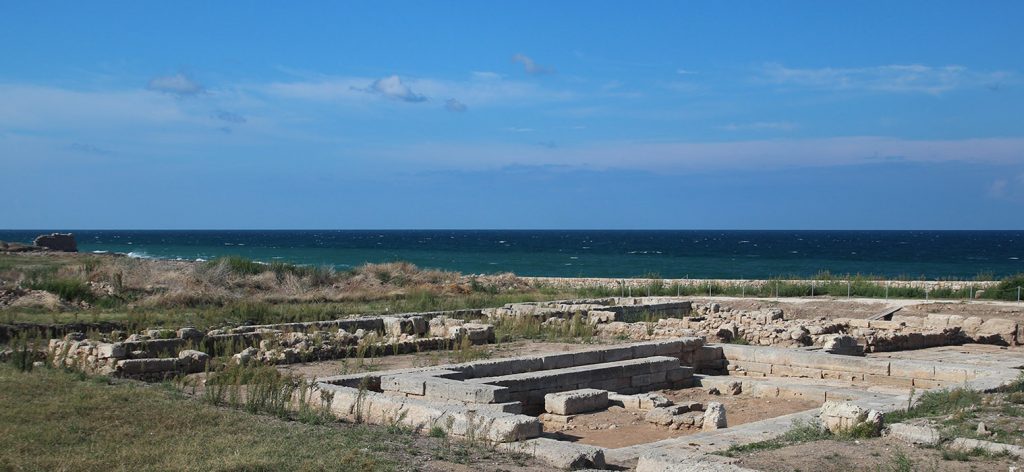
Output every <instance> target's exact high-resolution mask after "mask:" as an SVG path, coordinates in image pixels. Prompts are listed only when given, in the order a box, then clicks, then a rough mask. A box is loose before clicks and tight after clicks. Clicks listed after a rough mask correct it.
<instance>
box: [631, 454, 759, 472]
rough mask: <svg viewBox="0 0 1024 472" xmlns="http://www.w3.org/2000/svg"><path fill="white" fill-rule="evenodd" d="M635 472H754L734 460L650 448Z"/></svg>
mask: <svg viewBox="0 0 1024 472" xmlns="http://www.w3.org/2000/svg"><path fill="white" fill-rule="evenodd" d="M636 472H754V471H753V470H752V469H747V468H744V467H740V466H738V465H736V459H732V458H727V457H722V456H714V455H707V454H700V453H697V452H692V451H685V450H678V449H669V448H652V449H649V450H647V451H645V452H643V453H642V454H641V455H640V458H639V460H638V461H637V465H636Z"/></svg>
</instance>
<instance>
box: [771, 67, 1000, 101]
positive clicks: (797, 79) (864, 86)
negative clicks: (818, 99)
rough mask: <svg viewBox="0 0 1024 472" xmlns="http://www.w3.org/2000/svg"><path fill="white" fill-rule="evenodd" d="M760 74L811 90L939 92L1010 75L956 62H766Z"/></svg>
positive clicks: (996, 81)
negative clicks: (834, 65) (851, 64)
mask: <svg viewBox="0 0 1024 472" xmlns="http://www.w3.org/2000/svg"><path fill="white" fill-rule="evenodd" d="M762 76H763V78H764V79H765V80H767V81H768V82H771V83H776V84H780V85H793V86H798V87H806V88H813V89H826V90H867V91H874V92H917V93H928V94H941V93H944V92H949V91H951V90H954V89H958V88H964V87H978V88H981V87H990V88H991V87H992V86H993V84H999V83H1001V82H1002V81H1003V80H1005V79H1007V78H1008V77H1009V76H1010V74H1009V73H1007V72H1002V71H995V72H977V71H972V70H969V69H968V68H966V67H963V66H959V65H947V66H940V67H933V66H927V65H921V64H892V65H883V66H875V67H857V68H832V67H825V68H818V69H801V68H791V67H786V66H783V65H781V64H768V65H766V66H764V68H763V70H762Z"/></svg>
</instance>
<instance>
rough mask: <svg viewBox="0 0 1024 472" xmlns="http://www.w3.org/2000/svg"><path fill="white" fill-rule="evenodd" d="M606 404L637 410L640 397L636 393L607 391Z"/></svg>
mask: <svg viewBox="0 0 1024 472" xmlns="http://www.w3.org/2000/svg"><path fill="white" fill-rule="evenodd" d="M608 405H609V406H621V407H623V408H625V409H627V410H639V409H640V397H639V396H638V395H622V394H618V393H615V392H608Z"/></svg>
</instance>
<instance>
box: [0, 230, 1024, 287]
mask: <svg viewBox="0 0 1024 472" xmlns="http://www.w3.org/2000/svg"><path fill="white" fill-rule="evenodd" d="M51 231H53V230H32V231H21V230H19V231H7V230H0V240H5V241H19V242H26V243H28V242H31V240H32V239H33V238H34V237H35V236H36V235H38V234H40V233H49V232H51ZM74 233H75V235H76V237H77V239H78V243H79V250H80V251H83V252H87V251H108V252H119V253H125V254H130V255H132V256H135V257H154V258H170V259H177V258H181V259H205V260H209V259H213V258H215V257H218V256H224V255H241V256H245V257H249V258H252V259H256V260H259V261H265V262H271V261H277V260H280V261H287V262H293V263H297V264H314V265H331V266H334V267H337V268H339V269H345V268H349V267H354V266H358V265H360V264H363V263H366V262H388V261H398V260H403V261H410V262H413V263H415V264H417V265H419V266H422V267H432V268H439V269H449V270H457V271H460V272H463V273H474V274H478V273H495V272H507V271H510V272H515V273H516V274H519V275H536V276H563V277H580V276H582V277H634V276H643V275H647V274H659V275H660V276H662V277H672V278H676V277H678V278H682V277H690V278H768V277H773V276H787V275H797V276H811V275H814V274H816V273H818V272H821V271H831V272H832V273H836V274H847V273H854V274H855V273H861V274H874V275H880V276H886V277H897V276H906V277H913V278H918V277H926V278H929V279H934V278H946V277H955V278H971V277H975V276H977V275H978V274H983V273H986V274H990V275H992V276H995V277H1002V276H1005V275H1010V274H1015V273H1018V272H1024V260H1022V259H1024V231H593V230H579V231H530V230H522V231H508V230H459V231H441V230H409V231H372V230H365V231H363V230H360V231H334V230H330V231H74Z"/></svg>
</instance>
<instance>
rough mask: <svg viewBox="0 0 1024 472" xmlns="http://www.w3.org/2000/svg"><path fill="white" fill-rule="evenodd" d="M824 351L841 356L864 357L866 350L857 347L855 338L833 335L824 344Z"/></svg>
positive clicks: (845, 335)
mask: <svg viewBox="0 0 1024 472" xmlns="http://www.w3.org/2000/svg"><path fill="white" fill-rule="evenodd" d="M822 350H823V351H825V352H827V353H829V354H839V355H843V356H863V355H864V348H863V347H862V346H859V345H857V340H856V339H854V338H853V336H850V335H847V334H833V335H830V337H829V338H828V339H826V340H825V343H824V344H822Z"/></svg>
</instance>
